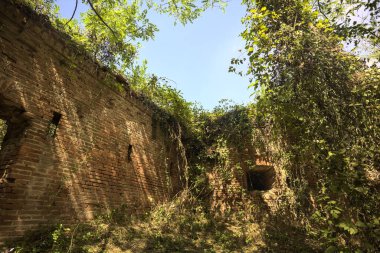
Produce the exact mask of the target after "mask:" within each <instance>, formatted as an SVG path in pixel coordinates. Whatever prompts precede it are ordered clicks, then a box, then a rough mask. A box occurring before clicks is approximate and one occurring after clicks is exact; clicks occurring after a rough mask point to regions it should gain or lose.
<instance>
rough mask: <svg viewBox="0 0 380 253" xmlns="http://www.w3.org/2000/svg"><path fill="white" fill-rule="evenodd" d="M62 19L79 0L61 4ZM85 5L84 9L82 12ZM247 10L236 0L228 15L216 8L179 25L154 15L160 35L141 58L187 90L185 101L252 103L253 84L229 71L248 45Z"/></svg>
mask: <svg viewBox="0 0 380 253" xmlns="http://www.w3.org/2000/svg"><path fill="white" fill-rule="evenodd" d="M57 3H58V4H59V6H60V9H61V15H62V16H64V17H69V16H71V14H72V11H73V9H74V5H75V1H74V0H58V1H57ZM84 8H85V7H84V6H83V5H81V6H80V8H79V10H78V11H81V10H83V9H84ZM244 12H245V9H244V7H243V6H241V5H240V1H239V0H234V1H230V2H229V3H228V6H227V8H226V11H225V12H224V13H223V12H222V11H221V10H219V9H211V10H208V11H206V12H205V13H203V15H202V16H201V17H200V18H198V19H197V20H195V21H194V22H193V23H192V24H187V25H186V26H182V25H180V24H177V25H176V26H174V20H173V18H172V17H168V16H166V15H159V14H155V15H151V16H150V18H151V20H152V22H153V23H155V24H156V25H157V26H158V28H159V29H160V31H159V32H158V33H157V34H156V37H155V39H154V40H153V41H148V42H143V44H142V48H141V50H140V59H147V60H148V70H149V72H150V73H154V74H156V75H157V76H164V77H167V78H169V79H171V80H173V81H175V83H171V85H172V86H174V87H175V88H177V89H179V90H181V91H182V93H183V96H184V97H185V99H187V100H189V101H193V102H194V101H197V102H199V103H200V104H201V105H202V106H204V107H205V108H206V109H212V108H213V107H214V106H216V105H217V104H218V101H219V100H221V99H225V98H226V99H231V100H233V101H235V102H237V103H245V102H248V101H249V100H250V97H249V95H250V93H251V92H252V91H251V90H248V89H247V87H248V85H249V80H248V78H247V77H240V76H238V75H236V74H233V73H228V67H229V65H230V60H231V58H233V57H237V56H239V55H240V54H239V52H238V50H239V49H240V48H242V47H243V46H244V42H243V41H242V39H241V38H240V37H239V34H240V32H241V31H243V25H242V24H241V22H240V20H241V18H242V17H243V16H244Z"/></svg>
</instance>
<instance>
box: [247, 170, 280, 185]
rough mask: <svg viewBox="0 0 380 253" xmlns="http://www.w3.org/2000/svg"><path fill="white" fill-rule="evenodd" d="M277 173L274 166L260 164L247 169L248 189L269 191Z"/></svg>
mask: <svg viewBox="0 0 380 253" xmlns="http://www.w3.org/2000/svg"><path fill="white" fill-rule="evenodd" d="M275 178H276V173H275V171H274V167H273V166H267V165H260V166H255V168H253V169H250V170H249V171H247V190H248V191H267V190H270V189H272V187H273V184H274V181H275Z"/></svg>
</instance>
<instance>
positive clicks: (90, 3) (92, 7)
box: [87, 0, 117, 38]
mask: <svg viewBox="0 0 380 253" xmlns="http://www.w3.org/2000/svg"><path fill="white" fill-rule="evenodd" d="M87 2H88V4H89V5H90V7H91V10H92V11H93V12H94V13H95V14H96V16H97V17H98V18H99V19H100V21H102V23H103V24H104V25H105V26H106V27H107V28H108V29H110V31H111V32H112V34H113V36H115V38H117V36H116V33H115V31H114V30H113V29H112V28H111V27H110V26H109V25H108V24H107V23H106V22H105V21H104V19H103V18H102V16H100V14H99V13H98V12H97V11H96V9H95V8H94V6H93V5H92V2H91V1H90V0H87Z"/></svg>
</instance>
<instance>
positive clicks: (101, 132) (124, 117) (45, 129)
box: [0, 1, 183, 241]
mask: <svg viewBox="0 0 380 253" xmlns="http://www.w3.org/2000/svg"><path fill="white" fill-rule="evenodd" d="M15 8H16V7H15V6H13V5H12V4H9V3H8V2H7V1H4V2H1V3H0V14H1V15H0V21H1V22H2V23H4V32H2V33H1V34H0V47H1V49H2V51H3V52H9V54H10V56H9V55H8V56H6V57H5V58H6V59H7V61H6V64H5V63H4V61H0V64H1V66H0V80H1V82H0V94H1V96H0V105H1V107H0V118H1V119H3V121H1V122H2V124H3V123H4V120H5V121H6V122H7V126H8V127H7V133H6V135H5V137H4V141H3V145H2V149H1V151H0V166H1V167H0V175H2V174H4V172H5V171H6V174H7V178H8V181H9V180H10V179H12V180H13V182H12V183H9V184H8V183H7V184H6V185H4V186H2V188H1V189H0V241H3V239H5V238H11V237H16V236H20V235H22V234H23V233H24V232H25V231H26V230H30V229H35V228H37V227H38V226H39V224H46V223H48V222H56V221H58V220H59V221H60V222H63V223H72V222H75V221H77V220H82V221H83V220H88V219H92V218H93V216H94V214H95V213H96V212H98V211H100V210H104V209H112V208H115V207H118V206H119V205H121V204H125V205H127V206H128V207H129V208H128V210H131V212H132V211H143V210H146V208H148V207H149V206H152V205H154V204H156V203H159V202H162V201H165V200H167V199H168V198H169V197H170V196H172V195H173V194H175V193H176V192H175V191H178V187H172V185H170V182H171V181H175V180H177V179H178V178H179V175H178V173H182V171H176V170H174V171H175V172H174V173H173V169H172V168H173V167H174V168H175V167H179V168H180V167H181V166H182V164H183V162H182V160H181V159H182V158H181V157H180V156H179V155H178V149H177V148H176V145H177V144H176V143H175V142H174V141H172V140H170V139H168V138H167V137H168V134H166V133H165V131H167V129H160V128H159V130H158V131H157V130H154V131H153V129H152V118H153V112H152V110H151V109H149V108H147V107H145V106H144V105H143V104H142V103H141V102H140V101H137V100H136V99H135V98H133V97H131V96H129V95H128V94H125V95H124V96H123V95H121V94H120V93H118V92H115V91H114V90H113V89H112V88H110V87H108V86H107V85H106V84H105V82H104V80H105V78H106V77H107V76H109V75H110V74H109V73H107V72H104V71H102V70H99V69H98V68H97V67H96V66H95V64H94V63H93V62H91V61H88V60H86V59H84V58H83V57H82V56H80V55H77V54H76V53H75V51H74V52H71V51H70V50H68V49H67V48H66V45H65V44H64V42H62V39H61V38H60V37H59V35H57V34H55V32H53V31H51V30H50V29H47V28H43V29H41V27H42V26H41V24H40V23H39V22H38V21H35V20H33V18H30V17H29V16H27V17H26V18H25V16H26V15H25V14H23V13H22V12H20V11H19V10H16V9H15ZM5 17H6V18H5ZM20 20H21V21H22V20H27V22H26V24H25V23H23V22H21V21H20ZM25 26H27V27H28V29H25ZM57 37H58V38H57ZM11 53H12V54H11ZM5 58H4V59H5ZM3 125H4V124H3ZM153 132H154V133H153Z"/></svg>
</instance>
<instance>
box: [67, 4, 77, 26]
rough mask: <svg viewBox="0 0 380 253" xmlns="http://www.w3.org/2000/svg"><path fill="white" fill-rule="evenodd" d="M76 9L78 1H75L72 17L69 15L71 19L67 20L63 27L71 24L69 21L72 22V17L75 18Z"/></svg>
mask: <svg viewBox="0 0 380 253" xmlns="http://www.w3.org/2000/svg"><path fill="white" fill-rule="evenodd" d="M77 8H78V0H76V1H75V8H74V11H73V15H71V18H70V19H69V21H67V22H66V24H65V25H64V27H65V26H66V25H67V24H68V23H70V22H71V20H73V18H74V16H75V13H76V12H77Z"/></svg>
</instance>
